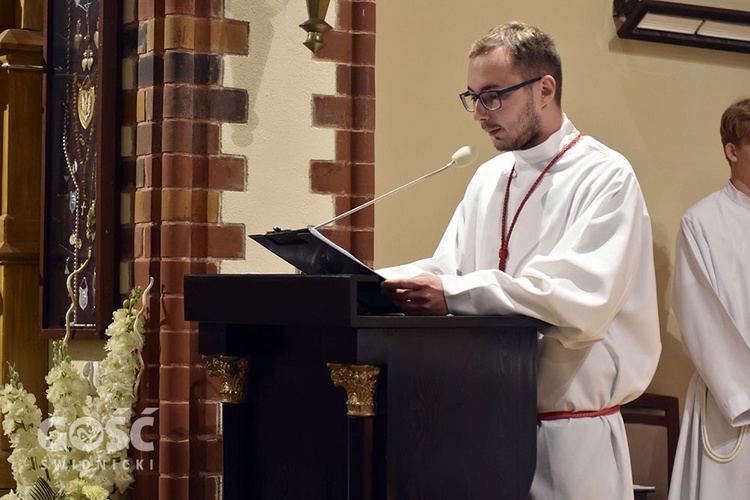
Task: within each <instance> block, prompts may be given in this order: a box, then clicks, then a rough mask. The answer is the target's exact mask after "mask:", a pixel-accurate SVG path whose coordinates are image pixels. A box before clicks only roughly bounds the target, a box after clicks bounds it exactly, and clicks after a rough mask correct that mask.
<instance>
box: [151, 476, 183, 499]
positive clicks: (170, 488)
mask: <svg viewBox="0 0 750 500" xmlns="http://www.w3.org/2000/svg"><path fill="white" fill-rule="evenodd" d="M189 495H190V478H189V476H183V477H172V476H169V477H167V476H163V475H162V476H160V477H159V498H158V500H174V499H177V498H180V499H182V498H189Z"/></svg>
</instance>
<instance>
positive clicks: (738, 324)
mask: <svg viewBox="0 0 750 500" xmlns="http://www.w3.org/2000/svg"><path fill="white" fill-rule="evenodd" d="M720 132H721V142H722V145H723V146H724V154H725V156H726V158H727V161H728V162H729V167H730V172H731V174H730V180H729V182H728V183H727V184H726V185H725V186H724V187H723V188H722V189H721V190H719V191H717V192H715V193H713V194H711V195H709V196H708V197H707V198H704V199H703V200H701V201H699V202H698V203H697V204H695V205H694V206H692V207H691V208H689V209H688V210H687V211H686V212H685V215H683V217H682V221H681V226H680V234H679V237H678V240H677V255H676V257H675V277H674V288H673V290H672V308H673V309H674V312H675V315H676V316H677V320H678V321H679V323H680V329H681V331H682V340H683V343H684V346H685V351H686V352H687V354H688V356H690V358H691V359H692V360H693V364H694V365H695V369H696V373H695V375H694V376H693V378H692V380H691V381H690V386H689V388H688V392H687V396H686V398H685V411H684V413H683V416H682V429H681V431H680V440H679V444H678V446H677V456H676V458H675V464H674V469H673V471H672V482H671V485H670V488H669V498H670V499H706V500H713V499H715V498H726V499H734V498H750V444H749V443H747V442H744V443H743V441H745V434H746V432H747V425H748V424H750V235H749V233H748V228H749V227H750V99H744V100H740V101H738V102H736V103H735V104H733V105H731V106H730V107H729V108H727V109H726V111H724V114H723V116H722V118H721V128H720Z"/></svg>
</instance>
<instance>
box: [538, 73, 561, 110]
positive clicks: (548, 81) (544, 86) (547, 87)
mask: <svg viewBox="0 0 750 500" xmlns="http://www.w3.org/2000/svg"><path fill="white" fill-rule="evenodd" d="M539 86H540V88H541V97H542V103H543V104H545V105H546V104H549V103H550V102H553V101H554V100H555V92H556V91H557V82H556V81H555V78H554V77H553V76H552V75H544V76H543V77H542V79H541V80H540V81H539Z"/></svg>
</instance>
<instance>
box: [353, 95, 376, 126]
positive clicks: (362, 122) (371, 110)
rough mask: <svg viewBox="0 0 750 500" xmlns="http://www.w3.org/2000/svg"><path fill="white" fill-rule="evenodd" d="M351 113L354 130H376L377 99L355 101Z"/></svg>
mask: <svg viewBox="0 0 750 500" xmlns="http://www.w3.org/2000/svg"><path fill="white" fill-rule="evenodd" d="M351 112H352V119H351V123H352V128H354V129H355V130H375V99H354V106H353V107H352V110H351Z"/></svg>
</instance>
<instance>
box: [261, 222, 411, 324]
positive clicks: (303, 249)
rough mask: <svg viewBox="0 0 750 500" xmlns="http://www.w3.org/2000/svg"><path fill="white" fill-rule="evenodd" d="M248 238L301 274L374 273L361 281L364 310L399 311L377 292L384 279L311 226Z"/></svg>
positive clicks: (360, 292) (359, 296) (360, 295)
mask: <svg viewBox="0 0 750 500" xmlns="http://www.w3.org/2000/svg"><path fill="white" fill-rule="evenodd" d="M250 238H252V239H253V240H255V241H257V242H258V243H260V244H261V245H263V246H264V247H266V248H267V249H268V250H270V251H271V252H273V253H275V254H276V255H277V256H279V257H281V258H282V259H284V260H285V261H287V262H288V263H290V264H291V265H293V266H294V267H296V268H297V269H299V270H300V271H301V272H302V273H303V274H318V275H319V274H350V275H352V274H353V275H364V276H376V277H377V279H376V280H373V281H371V282H368V283H362V284H361V285H362V288H361V289H360V291H359V294H358V298H359V301H360V302H361V303H362V305H363V310H365V311H367V312H377V313H390V312H397V311H398V309H397V308H396V306H395V305H394V304H393V302H392V301H391V300H390V299H389V298H387V297H385V296H384V295H382V294H381V293H380V282H381V281H383V279H385V278H383V276H380V275H379V274H378V273H377V272H375V271H373V270H372V269H370V268H369V267H368V266H366V265H365V264H363V263H362V262H361V261H360V260H359V259H357V258H356V257H355V256H353V255H352V254H351V253H349V252H347V251H346V250H344V249H343V248H341V247H340V246H338V245H336V244H335V243H334V242H332V241H331V240H329V239H328V238H326V237H325V236H323V235H322V234H321V233H320V231H318V230H317V229H315V228H314V227H310V228H305V229H296V230H274V231H270V232H268V233H266V234H251V235H250Z"/></svg>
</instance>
